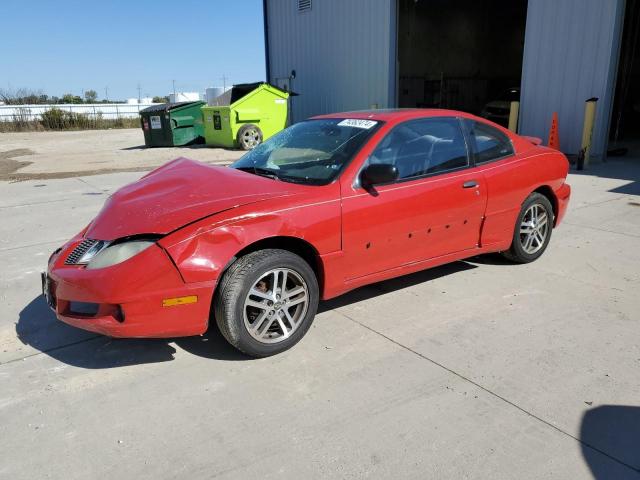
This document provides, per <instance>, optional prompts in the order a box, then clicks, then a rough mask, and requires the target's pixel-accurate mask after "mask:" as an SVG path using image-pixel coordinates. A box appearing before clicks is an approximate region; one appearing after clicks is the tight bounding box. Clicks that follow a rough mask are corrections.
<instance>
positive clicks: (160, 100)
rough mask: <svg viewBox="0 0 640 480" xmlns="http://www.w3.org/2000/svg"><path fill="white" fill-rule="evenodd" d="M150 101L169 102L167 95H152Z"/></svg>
mask: <svg viewBox="0 0 640 480" xmlns="http://www.w3.org/2000/svg"><path fill="white" fill-rule="evenodd" d="M151 101H152V102H153V103H169V97H158V96H156V97H153V99H151Z"/></svg>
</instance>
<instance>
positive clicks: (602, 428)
mask: <svg viewBox="0 0 640 480" xmlns="http://www.w3.org/2000/svg"><path fill="white" fill-rule="evenodd" d="M580 442H581V448H582V455H583V457H584V459H585V461H586V462H587V465H588V466H589V468H590V469H591V473H592V474H593V476H594V478H595V479H596V480H605V479H614V478H615V479H624V478H634V479H637V478H640V407H633V406H627V405H602V406H599V407H596V408H592V409H590V410H587V411H586V413H585V414H584V415H583V417H582V422H581V424H580Z"/></svg>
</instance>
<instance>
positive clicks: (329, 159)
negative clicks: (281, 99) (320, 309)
mask: <svg viewBox="0 0 640 480" xmlns="http://www.w3.org/2000/svg"><path fill="white" fill-rule="evenodd" d="M539 144H540V141H539V140H538V139H533V138H527V137H521V136H518V135H515V134H513V133H511V132H509V131H508V130H505V129H504V128H502V127H500V126H498V125H496V124H493V123H491V122H489V121H487V120H484V119H481V118H478V117H475V116H473V115H469V114H466V113H462V112H456V111H450V110H375V111H367V112H352V113H336V114H331V115H324V116H319V117H315V118H312V119H310V120H307V121H304V122H300V123H297V124H295V125H293V126H291V127H289V128H287V129H286V130H284V131H282V132H280V133H279V134H278V135H276V136H274V137H272V138H271V139H269V140H268V141H266V142H265V143H264V144H262V145H259V146H258V147H256V148H255V149H254V150H252V151H250V152H248V153H247V154H246V155H244V156H243V157H242V158H241V159H240V160H238V161H237V162H236V163H234V164H233V165H231V166H230V167H218V166H210V165H205V164H202V163H199V162H196V161H192V160H187V159H184V158H180V159H177V160H174V161H172V162H169V163H167V164H165V165H163V166H162V167H160V168H158V169H156V170H154V171H152V172H151V173H149V174H147V175H145V176H144V177H142V178H141V179H140V180H138V181H136V182H134V183H132V184H130V185H127V186H125V187H123V188H121V189H120V190H118V191H117V192H115V193H114V194H113V195H112V196H111V197H110V198H109V199H108V200H107V202H106V203H105V205H104V207H103V208H102V210H101V211H100V213H99V214H98V216H97V217H96V218H95V219H94V220H93V221H92V222H91V223H90V224H89V225H88V226H87V227H86V228H85V229H84V230H82V231H81V232H80V233H79V234H78V235H76V236H75V237H74V238H73V239H71V240H70V241H69V242H68V243H66V244H65V245H64V246H63V247H61V248H59V249H57V250H56V251H55V252H54V253H53V255H52V256H51V258H50V259H49V265H48V271H47V273H44V274H43V287H44V293H45V296H46V298H47V301H48V303H49V305H50V306H51V307H52V308H53V309H54V310H55V312H56V315H57V316H58V318H59V319H60V320H62V321H63V322H66V323H68V324H71V325H74V326H76V327H79V328H82V329H86V330H91V331H93V332H99V333H102V334H105V335H110V336H113V337H175V336H185V335H198V334H202V333H204V332H205V331H206V330H207V328H208V327H209V324H210V321H215V322H216V323H217V325H218V327H219V329H220V331H221V332H222V334H223V335H224V337H225V338H226V339H227V340H228V341H229V342H230V343H231V344H232V345H234V346H235V347H237V348H238V349H240V350H241V351H243V352H245V353H246V354H249V355H253V356H258V357H261V356H268V355H272V354H275V353H278V352H281V351H283V350H286V349H288V348H290V347H291V346H293V345H294V344H295V343H296V342H298V341H299V340H300V339H301V338H302V336H303V335H304V334H305V333H306V332H307V330H308V329H309V327H310V325H311V322H312V321H313V318H314V316H315V314H316V309H317V306H318V301H319V300H320V299H328V298H331V297H335V296H337V295H341V294H343V293H345V292H347V291H349V290H352V289H354V288H357V287H360V286H362V285H366V284H369V283H372V282H378V281H381V280H385V279H388V278H391V277H396V276H399V275H404V274H407V273H410V272H415V271H417V270H422V269H426V268H429V267H433V266H436V265H441V264H444V263H447V262H453V261H455V260H460V259H463V258H466V257H471V256H475V255H478V254H481V253H488V252H503V254H504V255H505V256H507V257H508V258H509V259H511V260H513V261H515V262H531V261H533V260H535V259H537V258H538V257H539V256H540V255H542V253H543V252H544V251H545V249H546V248H547V245H548V244H549V240H550V238H551V231H552V229H553V227H555V226H557V225H558V224H559V223H560V221H561V219H562V217H563V215H564V213H565V211H566V208H567V204H568V201H569V195H570V191H571V189H570V187H569V185H568V184H566V183H565V178H566V176H567V173H568V170H569V163H568V162H567V159H566V158H565V157H564V156H563V155H562V154H561V153H560V152H558V151H556V150H552V149H549V148H546V147H543V146H540V145H539Z"/></svg>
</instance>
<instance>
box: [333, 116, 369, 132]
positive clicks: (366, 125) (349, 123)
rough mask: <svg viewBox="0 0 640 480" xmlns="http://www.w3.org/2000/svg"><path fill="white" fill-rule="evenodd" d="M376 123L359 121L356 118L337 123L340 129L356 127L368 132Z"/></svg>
mask: <svg viewBox="0 0 640 480" xmlns="http://www.w3.org/2000/svg"><path fill="white" fill-rule="evenodd" d="M376 123H378V122H376V121H374V120H361V119H358V118H346V119H344V120H342V121H341V122H340V123H338V126H340V127H356V128H364V129H366V130H369V129H370V128H371V127H373V126H375V124H376Z"/></svg>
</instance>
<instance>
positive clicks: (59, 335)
mask: <svg viewBox="0 0 640 480" xmlns="http://www.w3.org/2000/svg"><path fill="white" fill-rule="evenodd" d="M473 268H477V267H476V265H472V264H470V263H467V262H454V263H450V264H447V265H443V266H440V267H436V268H432V269H429V270H423V271H420V272H417V273H413V274H410V275H405V276H403V277H398V278H394V279H391V280H387V281H384V282H379V283H375V284H372V285H367V286H365V287H361V288H358V289H356V290H353V291H351V292H349V293H346V294H344V295H342V296H340V297H337V298H334V299H331V300H328V301H323V302H321V303H320V306H319V309H318V313H322V312H326V311H328V310H332V309H335V308H340V307H344V306H347V305H351V304H353V303H357V302H361V301H365V300H368V299H370V298H373V297H376V296H378V295H382V294H386V293H391V292H395V291H397V290H402V289H404V288H408V287H411V286H414V285H417V284H420V283H424V282H429V281H431V280H434V279H436V278H440V277H443V276H447V275H451V274H454V273H457V272H461V271H465V270H470V269H473ZM16 334H17V336H18V339H19V340H20V341H21V342H22V343H24V344H25V345H29V346H31V347H32V348H34V349H36V350H38V351H40V352H42V353H45V354H47V355H49V356H50V357H52V358H55V359H56V360H58V361H60V362H63V363H66V364H68V365H72V366H76V367H80V368H87V369H107V368H116V367H124V366H130V365H140V364H147V363H159V362H167V361H170V360H173V359H174V358H175V355H176V353H178V352H177V350H176V347H177V348H179V349H180V350H182V351H185V352H188V353H190V354H192V355H197V356H199V357H203V358H209V359H213V360H221V361H239V360H252V357H249V356H247V355H244V354H242V353H241V352H239V351H237V350H236V349H235V348H233V347H232V346H231V345H229V344H228V343H227V341H226V340H225V339H224V338H223V337H222V335H221V334H220V332H219V331H218V328H217V326H216V325H215V324H214V325H212V326H211V328H209V330H208V331H207V332H206V333H205V334H204V335H201V336H194V337H182V338H172V339H115V338H110V337H105V336H103V335H98V334H94V333H90V332H86V331H84V330H81V329H78V328H75V327H72V326H69V325H67V324H66V323H63V322H61V321H59V320H58V319H57V318H56V317H55V315H54V314H53V312H52V311H51V309H50V308H49V307H48V305H47V304H46V302H45V300H44V298H43V297H42V296H38V297H36V298H34V299H33V300H32V301H31V302H30V303H29V304H28V305H26V306H25V307H24V308H23V309H22V311H21V312H20V314H19V319H18V322H17V324H16Z"/></svg>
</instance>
